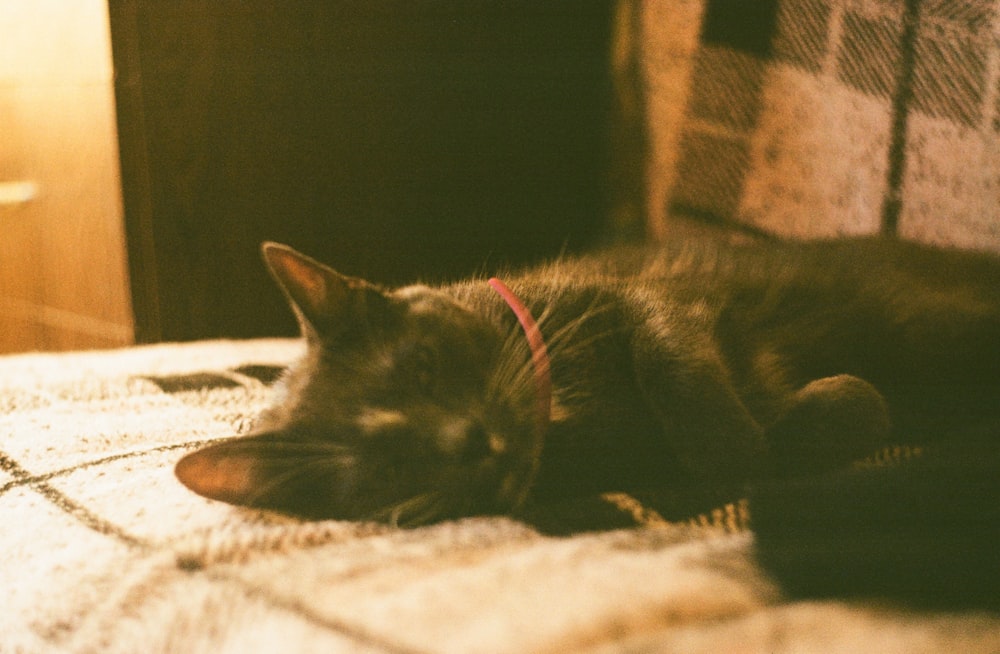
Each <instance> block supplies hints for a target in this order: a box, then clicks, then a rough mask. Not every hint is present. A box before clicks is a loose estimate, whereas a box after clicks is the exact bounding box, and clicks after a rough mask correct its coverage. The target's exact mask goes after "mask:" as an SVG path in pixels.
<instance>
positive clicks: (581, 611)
mask: <svg viewBox="0 0 1000 654" xmlns="http://www.w3.org/2000/svg"><path fill="white" fill-rule="evenodd" d="M300 347H301V346H300V344H299V343H298V342H297V341H292V340H254V341H238V342H231V341H212V342H200V343H192V344H183V345H158V346H146V347H136V348H130V349H124V350H117V351H110V352H93V353H91V352H86V353H69V354H28V355H15V356H8V357H2V358H0V520H2V523H3V525H4V526H3V530H2V532H0V551H2V552H3V553H4V557H5V561H4V562H3V565H2V566H0V580H2V582H0V583H2V586H3V588H4V589H5V598H4V606H5V609H6V610H5V611H3V612H2V613H0V652H4V653H5V652H49V651H51V652H66V651H69V652H92V651H93V652H97V651H100V652H136V651H143V652H179V651H184V652H248V651H278V650H280V651H289V652H292V651H294V652H384V653H403V652H407V653H409V652H414V653H415V652H490V653H503V652H511V653H515V652H518V653H523V652H593V653H597V652H602V653H603V652H673V651H676V652H723V651H725V652H769V653H780V652H812V651H816V652H819V651H822V652H862V651H869V652H883V653H885V652H900V653H903V652H905V653H907V654H910V653H913V652H940V651H948V650H951V651H961V652H995V651H997V650H998V649H1000V617H997V616H991V615H988V614H981V613H952V614H946V613H928V612H915V611H909V610H905V609H900V608H895V607H892V606H877V605H873V604H870V603H867V604H866V603H848V602H832V601H827V602H787V601H785V600H783V598H782V597H781V594H780V592H778V590H777V589H776V588H775V587H774V586H773V585H772V584H771V583H770V582H769V580H768V579H767V578H766V577H765V576H764V575H763V573H761V572H760V571H759V570H758V569H757V568H756V567H755V565H754V562H753V559H752V545H753V536H752V534H751V533H748V532H736V533H730V532H727V531H726V530H723V529H719V528H713V527H706V528H699V527H691V526H683V525H670V524H660V525H659V526H653V527H647V528H642V529H632V530H620V531H611V532H604V533H590V534H581V535H577V536H573V537H564V538H556V537H549V536H543V535H541V534H539V533H538V532H536V531H534V530H533V529H531V528H529V527H527V526H525V525H522V524H520V523H518V522H515V521H513V520H509V519H505V518H475V519H468V520H462V521H457V522H449V523H444V524H440V525H435V526H431V527H426V528H421V529H415V530H405V531H404V530H395V529H391V528H388V527H384V526H377V525H370V524H357V523H346V522H334V521H330V522H313V523H307V522H300V521H297V520H295V519H291V518H287V517H282V516H278V515H275V514H267V513H261V512H255V511H248V510H243V509H239V508H235V507H231V506H228V505H224V504H220V503H216V502H211V501H209V500H205V499H203V498H200V497H198V496H195V495H193V494H192V493H190V492H189V491H187V490H186V489H185V488H184V487H182V486H181V485H180V483H178V482H177V481H176V480H175V478H174V476H173V465H174V463H175V462H176V460H177V459H178V458H179V457H180V456H181V455H182V454H183V453H184V452H186V451H189V450H191V449H194V448H195V447H197V446H199V445H201V444H204V443H206V442H209V441H212V440H214V439H218V438H224V437H227V436H231V435H235V434H237V433H245V432H246V431H247V430H249V429H250V428H251V425H252V421H253V417H254V415H256V414H257V413H258V412H259V411H260V410H261V409H262V408H264V407H265V406H266V405H267V403H268V402H269V401H270V400H271V399H272V395H273V393H274V391H273V386H272V385H271V382H273V381H274V379H275V375H276V373H277V372H278V371H279V370H280V369H281V368H282V367H284V366H285V365H287V364H288V363H290V362H291V361H292V360H294V358H295V357H296V356H297V355H298V354H299V353H300Z"/></svg>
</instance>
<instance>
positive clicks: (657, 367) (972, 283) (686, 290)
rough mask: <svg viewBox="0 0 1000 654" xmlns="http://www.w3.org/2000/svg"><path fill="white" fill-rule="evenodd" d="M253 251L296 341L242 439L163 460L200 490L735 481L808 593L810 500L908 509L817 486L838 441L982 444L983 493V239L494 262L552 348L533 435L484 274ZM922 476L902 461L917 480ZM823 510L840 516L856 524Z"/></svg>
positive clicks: (993, 346)
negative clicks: (389, 271) (293, 318)
mask: <svg viewBox="0 0 1000 654" xmlns="http://www.w3.org/2000/svg"><path fill="white" fill-rule="evenodd" d="M265 257H266V259H267V261H268V263H269V266H270V267H271V269H272V271H273V272H274V275H275V277H276V279H277V280H278V282H279V283H280V284H281V286H282V288H283V289H284V291H285V292H286V294H287V296H288V298H289V300H290V302H291V305H292V307H293V309H294V310H295V311H296V313H297V314H298V316H299V318H300V323H301V325H302V329H303V333H304V335H305V337H306V339H307V341H308V352H307V354H306V356H305V358H304V359H303V361H302V362H301V363H300V364H299V365H297V366H296V367H294V368H293V369H292V370H291V371H290V373H289V374H288V376H287V378H286V379H285V380H284V385H285V386H284V387H285V397H284V400H283V401H282V402H281V403H279V404H278V405H277V406H276V407H275V408H274V409H273V410H272V411H271V412H270V413H269V414H268V415H266V416H265V417H264V418H263V419H262V421H261V423H260V425H259V426H258V428H257V430H256V432H255V434H254V435H251V436H247V437H243V438H238V439H233V440H231V441H227V442H224V443H220V444H218V445H214V446H211V447H208V448H206V449H204V450H201V451H199V452H195V453H192V454H190V455H188V456H187V457H185V458H184V459H183V460H182V461H181V462H180V463H179V464H178V468H177V474H178V477H179V478H180V479H181V481H183V482H184V483H185V484H186V485H188V486H189V487H190V488H192V489H193V490H195V491H196V492H199V493H201V494H203V495H206V496H208V497H212V498H216V499H221V500H224V501H228V502H232V503H235V504H244V505H249V506H254V507H263V508H272V509H277V510H281V511H286V512H291V513H295V514H299V515H303V516H307V517H313V518H344V519H378V520H385V521H390V522H393V523H397V524H402V525H415V524H421V523H425V522H429V521H434V520H440V519H445V518H451V517H457V516H462V515H470V514H481V513H487V514H489V513H511V512H514V513H518V514H522V515H529V514H530V510H531V509H532V507H537V506H544V505H547V504H551V505H553V506H558V505H559V503H560V502H566V501H572V500H574V499H575V498H582V497H586V496H593V495H596V494H600V493H603V492H608V491H634V492H643V491H649V490H651V489H660V490H666V491H669V492H681V493H684V492H687V491H689V490H690V491H692V492H694V490H695V489H702V490H704V489H720V488H727V489H738V491H734V492H745V490H746V488H747V487H748V486H747V485H749V486H752V487H753V488H754V489H756V490H755V491H754V493H755V495H754V496H753V497H754V499H752V501H751V511H752V512H753V514H754V519H755V521H757V520H758V518H757V515H758V513H757V510H758V508H759V511H760V512H759V516H760V518H759V523H755V524H758V529H757V531H758V538H759V539H760V543H761V548H762V560H763V561H765V563H767V564H768V565H771V566H772V568H773V569H774V570H775V571H776V574H777V575H779V577H781V575H783V574H784V575H785V576H784V577H783V580H784V581H785V582H786V586H787V587H789V588H791V589H799V590H801V591H802V592H804V593H814V592H819V590H820V589H817V588H811V587H810V583H809V582H810V579H813V578H815V577H816V569H814V568H816V567H817V566H812V567H810V565H808V564H807V563H806V564H803V563H802V562H793V563H794V565H792V566H785V568H784V569H783V568H782V562H783V561H785V560H789V561H791V560H792V559H794V557H789V556H787V555H786V554H780V552H781V551H782V548H784V549H786V550H794V548H795V545H796V544H797V543H799V544H800V543H805V542H818V541H822V542H823V543H825V544H826V545H824V546H825V547H826V548H827V549H830V548H831V547H832V546H831V545H829V544H830V543H834V541H833V540H831V539H830V538H828V537H827V536H816V534H815V533H814V532H816V528H817V525H820V524H822V525H824V527H826V526H828V525H829V524H830V523H829V522H828V521H824V519H823V517H822V516H823V515H824V514H825V515H827V516H836V515H839V514H843V515H845V516H851V517H852V519H855V521H856V522H863V523H864V524H866V525H872V524H877V523H879V522H882V521H884V519H885V513H886V512H888V513H889V514H894V510H895V509H896V508H898V509H899V511H900V512H901V514H902V515H905V516H907V517H906V518H905V519H904V522H905V521H909V522H908V524H912V523H913V522H914V521H916V520H917V516H918V515H919V514H920V511H919V510H917V509H919V507H914V506H907V507H902V506H899V505H894V504H893V502H892V501H885V502H883V504H885V506H882V505H880V504H878V503H876V502H873V501H872V500H871V498H867V496H866V495H865V493H868V492H869V491H868V490H864V492H863V491H862V487H864V488H866V489H867V486H865V484H866V483H868V482H858V481H856V480H855V478H854V477H852V478H850V479H848V480H845V481H841V482H836V483H841V484H842V485H841V486H834V487H843V488H849V489H852V491H851V492H854V493H856V494H857V497H855V498H854V501H858V502H860V501H868V502H869V503H870V504H871V505H872V507H873V508H872V509H871V511H870V512H869V513H870V515H869V518H870V519H867V518H865V519H857V516H856V514H855V513H854V511H857V512H858V513H860V514H862V515H864V514H865V513H866V511H868V509H867V508H866V506H865V505H863V504H857V505H854V506H849V507H846V510H844V511H840V512H839V513H838V511H837V510H835V509H834V508H832V507H829V506H822V501H823V498H827V499H829V498H830V497H835V496H836V493H835V492H834V493H832V495H830V494H829V493H828V494H827V495H824V492H826V491H824V490H823V489H826V488H828V487H829V484H831V483H835V482H830V481H828V480H829V479H831V477H829V475H836V474H839V471H841V470H846V469H847V467H848V465H849V464H850V463H851V462H852V461H855V460H857V459H860V458H863V457H865V456H866V455H868V454H870V453H872V452H874V451H875V450H877V449H878V448H880V447H882V446H885V445H889V444H894V443H905V444H907V445H911V446H920V447H922V448H924V450H925V451H926V452H928V453H932V455H929V456H938V455H937V454H933V453H943V454H941V455H940V458H939V459H936V460H948V459H951V460H962V461H966V462H968V461H970V460H975V461H979V462H982V461H988V462H989V463H986V464H980V465H979V466H978V467H979V468H980V469H982V468H985V469H986V470H987V472H988V474H987V475H986V477H984V484H985V485H980V486H975V485H974V487H975V489H976V492H977V493H978V492H985V493H987V494H988V493H993V496H992V498H991V499H992V500H997V499H998V495H1000V494H998V493H997V492H996V491H997V485H996V483H995V482H993V483H992V484H990V483H989V481H988V480H990V479H993V477H994V476H995V475H993V472H994V471H996V466H995V465H994V463H993V462H995V461H996V456H995V452H996V440H997V439H996V435H997V433H998V425H1000V401H998V400H1000V262H998V260H997V259H996V258H994V257H992V256H988V255H982V254H972V253H962V252H945V251H937V250H933V249H930V248H925V247H920V246H916V245H909V244H904V243H898V242H883V241H878V240H858V241H842V242H830V243H814V244H799V245H792V244H767V245H764V246H761V245H748V246H732V245H723V244H721V243H715V242H698V243H682V244H676V245H672V246H668V247H664V248H660V249H657V250H655V251H643V250H627V251H621V250H620V251H616V252H613V253H606V254H604V255H601V256H597V257H592V258H584V259H578V260H569V261H560V262H557V263H553V264H550V265H547V266H543V267H540V268H536V269H533V270H529V271H527V272H523V273H519V274H514V275H511V276H509V277H507V278H506V279H505V281H506V282H507V283H508V285H509V286H510V287H511V288H512V289H513V290H514V291H515V292H516V293H517V294H518V295H519V296H520V297H521V298H522V300H523V301H524V302H525V303H526V304H527V305H528V306H529V308H530V309H531V311H532V313H533V314H534V315H535V316H536V318H537V319H538V322H539V325H540V327H541V330H542V333H543V334H544V336H545V338H546V340H547V344H548V348H549V352H550V358H551V372H552V380H553V402H552V404H553V420H552V422H551V424H550V425H549V428H548V430H547V433H546V434H545V436H544V441H540V440H539V439H538V435H537V434H536V432H535V430H534V428H533V427H534V426H533V418H534V413H533V410H532V407H533V402H534V393H535V389H534V385H533V377H532V367H531V363H530V352H529V350H528V346H527V344H526V341H525V338H524V336H523V334H522V332H521V329H520V327H519V325H518V323H517V321H516V319H515V317H514V315H513V314H512V312H511V310H510V309H509V308H508V307H507V305H506V304H505V303H504V302H503V300H502V299H501V298H500V297H499V296H498V295H497V294H496V293H495V292H494V291H493V290H492V289H491V288H490V287H489V286H488V285H487V284H486V283H485V280H482V279H475V280H469V281H464V282H460V283H456V284H453V285H448V286H443V287H440V288H428V287H424V286H413V287H407V288H404V289H400V290H397V291H386V290H383V289H379V288H377V287H375V286H372V285H370V284H368V283H366V282H363V281H361V280H357V279H351V278H347V277H343V276H341V275H339V274H338V273H336V272H334V271H332V270H331V269H329V268H327V267H325V266H322V265H320V264H318V263H316V262H314V261H312V260H311V259H308V258H307V257H304V256H303V255H300V254H298V253H296V252H294V251H292V250H290V249H288V248H285V247H284V246H276V245H267V246H265ZM539 452H540V456H539ZM972 452H978V453H980V454H969V453H972ZM956 453H962V454H961V455H959V454H956ZM931 460H935V459H933V458H932V459H931ZM975 467H976V466H972V468H975ZM949 469H950V470H954V469H955V467H954V466H951V467H950V468H949ZM907 474H908V473H907ZM934 474H935V473H933V472H929V473H927V474H925V475H918V477H920V479H922V480H923V481H921V482H920V483H921V484H922V485H923V486H922V487H928V488H933V485H934V483H935V482H934V481H930V482H928V481H927V480H933V479H934ZM980 474H982V473H980ZM888 478H895V477H893V475H891V474H890V475H885V476H879V477H877V479H878V480H883V479H888ZM838 479H839V478H838ZM802 480H807V481H806V482H803V481H802ZM803 483H812V484H813V485H812V486H809V485H807V486H804V487H803V486H802V485H801V484H803ZM873 483H874V484H875V487H878V485H879V484H881V483H883V482H882V481H876V482H873ZM894 483H898V482H894ZM906 483H910V482H906ZM824 484H826V485H824ZM910 485H911V486H912V485H913V484H912V483H910ZM793 486H794V487H795V488H796V489H797V490H796V491H795V492H794V493H789V492H784V491H782V490H780V489H788V488H792V487H793ZM776 489H778V490H776ZM810 489H811V490H810ZM810 493H812V494H815V495H816V509H815V511H814V510H813V509H811V508H809V506H810V505H809V502H808V501H807V500H808V498H809V497H810ZM876 495H877V496H878V497H881V498H883V499H884V498H885V497H893V498H896V496H893V495H892V494H891V493H890V494H888V495H886V494H879V493H876ZM866 498H867V499H866ZM896 499H898V498H896ZM920 501H922V500H920ZM899 502H902V503H903V504H906V502H907V500H905V498H904V499H901V500H899ZM913 502H917V500H913ZM962 502H964V499H963V496H960V497H958V498H955V501H954V503H949V504H948V506H949V507H952V508H954V507H958V506H959V505H961V504H962ZM786 504H788V506H786ZM993 504H994V505H995V504H996V502H995V501H994V502H993ZM876 505H878V506H877V507H876ZM994 514H995V512H994ZM783 515H789V516H793V517H792V518H791V519H790V520H789V521H783V520H782V517H781V516H783ZM924 515H925V517H926V515H927V514H924ZM794 516H798V517H794ZM812 516H819V517H817V518H812ZM795 520H798V522H795ZM810 521H811V522H810ZM959 522H961V521H959ZM841 524H842V527H843V529H842V530H841V532H840V533H850V532H851V530H853V532H854V533H857V532H859V531H863V530H862V529H861V527H859V526H858V525H852V524H850V520H841ZM992 528H993V529H995V528H996V523H994V525H993V527H992ZM823 533H825V532H823ZM847 540H850V538H847V539H846V540H845V542H846V541H847ZM841 544H842V543H841ZM767 548H770V549H767ZM928 548H929V549H931V550H934V549H935V548H934V546H933V545H929V546H928ZM814 549H817V552H818V551H819V550H820V549H822V548H819V547H818V546H817V547H815V548H814ZM834 549H835V548H834ZM935 551H937V550H935ZM769 552H770V554H769ZM776 553H777V554H776ZM814 558H815V559H816V560H821V561H822V564H821V565H820V566H818V567H822V566H836V565H838V564H837V563H836V561H832V560H830V558H831V557H827V558H826V559H823V558H822V557H821V556H819V555H818V554H817V555H816V556H815V557H814ZM833 558H836V557H833ZM926 560H927V557H922V558H921V561H926ZM841 563H842V562H841ZM795 566H798V567H795ZM911 568H912V566H911ZM907 570H910V568H908V569H907ZM786 573H787V574H786ZM897 574H912V571H911V572H907V571H905V570H904V571H902V572H897ZM828 576H829V575H828ZM833 576H834V577H835V576H836V575H833ZM858 576H859V578H864V574H859V575H858ZM803 580H805V581H804V583H803ZM829 585H830V584H829V580H828V581H827V583H826V586H824V588H828V587H829ZM883 585H884V584H883ZM862 590H863V589H862ZM868 590H871V591H872V592H880V593H881V592H888V591H885V589H884V588H881V587H878V588H869V589H868Z"/></svg>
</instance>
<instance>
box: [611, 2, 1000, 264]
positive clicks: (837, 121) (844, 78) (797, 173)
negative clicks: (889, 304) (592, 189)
mask: <svg viewBox="0 0 1000 654" xmlns="http://www.w3.org/2000/svg"><path fill="white" fill-rule="evenodd" d="M626 4H628V5H630V8H631V9H630V11H628V12H622V13H621V14H620V15H622V16H627V17H628V21H629V22H628V23H627V26H626V28H623V29H627V30H630V31H631V32H632V33H633V35H632V37H631V38H630V39H628V41H627V42H628V43H630V44H631V48H632V56H633V57H634V58H635V60H636V61H637V62H638V63H637V65H636V66H635V69H634V71H635V74H637V75H639V76H641V80H642V82H643V84H642V85H641V88H642V93H643V98H642V100H641V101H642V102H643V103H644V106H645V109H646V111H645V115H644V119H645V121H646V130H647V133H648V149H649V152H648V160H647V170H646V181H647V187H648V188H647V201H648V213H649V222H650V225H651V228H652V231H653V232H654V234H658V235H660V236H663V235H665V233H666V232H667V231H668V229H669V228H668V224H669V223H668V216H670V215H671V214H678V213H679V214H693V215H696V216H701V217H708V218H711V219H714V220H716V221H723V222H727V221H728V222H732V223H739V224H742V225H746V226H750V227H753V228H758V229H762V230H764V231H767V232H771V233H776V234H780V235H784V236H797V237H819V236H837V235H848V234H855V235H856V234H872V233H880V232H881V233H887V234H895V235H899V236H902V237H905V238H912V239H916V240H922V241H925V242H931V243H936V244H949V245H956V246H961V247H975V248H990V249H1000V0H757V1H754V2H745V1H742V0H626Z"/></svg>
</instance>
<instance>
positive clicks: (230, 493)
mask: <svg viewBox="0 0 1000 654" xmlns="http://www.w3.org/2000/svg"><path fill="white" fill-rule="evenodd" d="M261 444H262V443H261V441H259V440H255V439H254V438H252V437H251V438H245V439H244V438H239V439H234V440H231V441H224V442H222V443H217V444H215V445H210V446H208V447H206V448H203V449H200V450H196V451H194V452H191V453H190V454H187V455H185V456H184V458H182V459H181V460H180V461H178V462H177V465H176V466H175V467H174V474H175V475H176V476H177V479H179V480H180V481H181V483H182V484H184V485H185V486H187V487H188V488H189V489H191V490H192V491H194V492H195V493H197V494H199V495H201V496H203V497H207V498H209V499H213V500H220V501H222V502H228V503H230V504H240V505H249V504H253V499H254V497H255V496H256V495H257V494H258V493H259V492H260V490H259V489H260V486H261V482H262V479H263V476H264V475H263V474H262V470H261V462H262V458H261V451H260V450H261Z"/></svg>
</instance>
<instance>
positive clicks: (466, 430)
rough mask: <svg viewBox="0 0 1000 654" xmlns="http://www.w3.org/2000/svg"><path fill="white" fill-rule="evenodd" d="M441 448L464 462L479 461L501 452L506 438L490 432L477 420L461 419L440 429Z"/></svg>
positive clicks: (505, 447) (505, 443)
mask: <svg viewBox="0 0 1000 654" xmlns="http://www.w3.org/2000/svg"><path fill="white" fill-rule="evenodd" d="M442 437H443V438H442V439H441V443H440V445H441V449H442V450H444V452H445V453H447V454H451V455H453V456H456V457H458V458H459V459H461V460H462V461H464V462H470V463H471V462H475V461H481V460H483V459H485V458H487V457H489V456H496V455H500V454H503V453H504V452H505V451H506V449H507V442H506V440H505V439H504V438H503V437H502V436H500V435H499V434H496V433H494V432H491V431H490V430H489V429H487V428H486V426H485V425H484V424H483V423H482V422H480V421H479V420H461V421H456V422H455V423H452V424H450V425H448V426H447V427H446V428H445V429H443V430H442Z"/></svg>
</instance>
